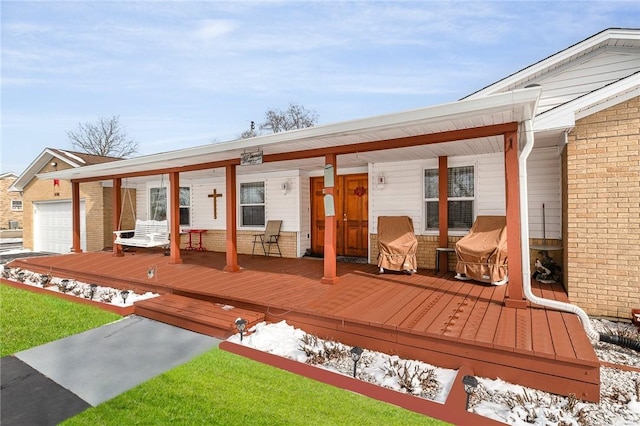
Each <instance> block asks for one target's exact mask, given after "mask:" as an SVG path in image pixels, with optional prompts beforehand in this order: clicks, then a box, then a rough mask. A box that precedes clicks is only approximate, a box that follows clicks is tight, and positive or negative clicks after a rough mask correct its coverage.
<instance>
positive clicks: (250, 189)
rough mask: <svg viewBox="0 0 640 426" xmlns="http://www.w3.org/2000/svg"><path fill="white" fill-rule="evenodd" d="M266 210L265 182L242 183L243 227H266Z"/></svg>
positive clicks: (241, 206) (241, 210) (241, 209)
mask: <svg viewBox="0 0 640 426" xmlns="http://www.w3.org/2000/svg"><path fill="white" fill-rule="evenodd" d="M264 210H265V204H264V182H247V183H241V184H240V215H241V226H264V223H265V222H264Z"/></svg>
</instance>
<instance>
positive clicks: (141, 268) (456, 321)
mask: <svg viewBox="0 0 640 426" xmlns="http://www.w3.org/2000/svg"><path fill="white" fill-rule="evenodd" d="M239 264H240V266H241V270H240V271H239V272H236V273H230V272H225V271H224V265H225V255H224V253H214V252H185V253H183V263H182V264H176V265H172V264H169V258H168V257H167V256H164V254H163V252H162V251H157V250H155V251H154V250H142V249H139V250H136V251H135V252H132V253H125V255H124V256H123V257H114V256H113V255H112V254H111V253H108V252H101V253H80V254H70V255H61V256H51V257H36V258H30V259H19V260H16V261H14V262H12V263H11V264H10V266H19V267H21V268H24V269H30V270H33V271H35V272H39V273H49V272H51V273H53V274H54V275H56V276H64V277H70V278H71V277H73V276H77V277H79V278H78V279H79V280H80V281H85V279H87V280H90V281H85V282H95V283H97V284H103V285H109V286H112V287H117V288H122V289H132V288H135V289H146V290H149V291H156V292H158V293H160V294H167V295H171V293H175V295H177V296H180V297H185V298H192V299H193V300H194V302H193V303H192V304H191V303H189V302H186V301H184V300H183V299H175V300H181V302H179V303H178V302H175V300H174V299H171V297H169V298H168V300H169V302H167V301H164V302H162V299H158V301H156V302H149V304H153V303H160V302H162V303H164V305H163V306H162V307H158V309H159V310H161V311H162V310H164V311H166V312H164V313H162V315H161V316H162V318H163V320H165V321H167V322H170V321H178V323H177V324H176V325H179V326H184V327H185V328H186V327H189V326H190V325H189V324H188V323H187V322H186V320H175V319H172V318H173V317H174V316H175V315H177V314H184V315H191V316H193V321H194V323H197V322H198V321H200V323H199V324H200V325H198V326H197V327H196V328H198V330H196V331H199V332H206V329H205V328H204V326H202V324H201V323H206V321H216V319H215V318H216V316H217V313H215V312H208V313H207V312H205V313H204V314H203V313H202V312H200V311H206V310H207V309H208V308H206V306H209V307H211V306H215V304H216V303H223V304H229V305H232V306H234V307H236V308H238V309H245V310H248V311H254V312H262V313H263V315H266V317H265V318H266V320H267V321H281V320H287V322H289V323H290V324H292V325H294V326H296V327H300V328H302V329H304V330H305V331H308V332H311V333H315V334H318V335H319V336H320V337H324V338H334V339H338V340H342V341H343V342H344V343H346V344H352V345H363V346H365V345H366V346H367V347H369V348H370V349H373V350H381V351H384V352H387V353H394V354H396V353H397V354H401V355H402V356H407V357H411V358H412V359H424V360H425V361H426V362H430V363H434V362H438V363H439V365H442V366H445V367H448V368H456V366H460V365H466V366H469V367H470V368H472V369H473V370H474V371H475V372H477V374H479V375H483V376H486V377H501V378H503V379H505V380H509V381H513V382H515V383H519V384H522V385H525V386H531V387H538V388H543V389H544V390H548V391H551V392H555V393H562V394H567V393H568V392H570V393H575V394H576V395H578V396H579V397H581V398H583V399H587V400H593V401H596V400H597V399H598V398H599V367H598V365H599V364H598V360H597V357H596V356H595V352H594V351H593V348H592V346H591V344H590V343H589V341H588V338H587V337H586V335H585V332H584V329H583V328H582V326H581V324H580V321H579V320H578V318H577V316H576V315H575V314H572V313H561V312H557V311H553V310H551V309H548V308H545V307H541V306H537V305H533V306H531V307H527V308H524V309H516V308H511V307H506V306H505V304H504V300H505V293H506V287H507V286H508V285H509V284H507V285H505V286H491V285H487V284H482V283H476V282H473V281H459V280H456V279H455V278H453V274H451V273H448V274H435V273H434V271H431V270H419V271H418V273H416V274H413V275H411V276H409V275H404V274H394V273H384V274H379V273H378V268H377V267H376V266H375V265H362V264H349V263H339V264H338V265H337V273H338V283H337V284H335V285H325V284H321V283H320V279H321V277H322V275H323V265H322V262H321V261H318V260H308V259H287V258H265V257H263V256H256V257H255V258H251V257H250V256H243V255H240V256H239ZM150 267H154V268H155V269H156V272H157V273H156V275H155V277H154V278H153V280H149V279H148V278H147V270H148V268H150ZM60 274H62V275H60ZM80 278H82V279H80ZM532 290H533V292H534V294H537V295H539V296H543V297H545V298H548V299H552V300H560V301H567V300H568V298H567V296H566V293H565V292H564V289H563V288H562V287H561V286H560V285H552V284H542V283H538V282H535V281H534V282H532ZM172 300H173V301H174V302H175V303H174V304H173V305H172V304H171V301H172ZM206 303H209V305H206ZM149 304H146V305H147V307H148V306H149ZM143 306H145V304H143ZM171 311H173V313H172V312H171ZM148 312H150V311H148ZM236 312H241V311H236ZM223 316H224V315H223ZM194 327H195V326H194ZM436 365H438V364H436Z"/></svg>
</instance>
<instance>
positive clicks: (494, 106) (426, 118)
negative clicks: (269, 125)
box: [38, 88, 541, 179]
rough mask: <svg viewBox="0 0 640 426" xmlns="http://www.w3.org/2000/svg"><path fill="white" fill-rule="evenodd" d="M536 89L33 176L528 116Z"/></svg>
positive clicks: (144, 166) (70, 175)
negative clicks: (500, 115) (478, 118)
mask: <svg viewBox="0 0 640 426" xmlns="http://www.w3.org/2000/svg"><path fill="white" fill-rule="evenodd" d="M540 93H541V89H540V88H531V89H521V90H514V91H511V92H506V93H500V94H497V95H492V96H486V97H483V98H479V99H469V100H464V101H456V102H451V103H447V104H441V105H436V106H431V107H426V108H421V109H416V110H411V111H405V112H400V113H393V114H387V115H380V116H374V117H368V118H364V119H358V120H351V121H345V122H339V123H333V124H326V125H323V126H315V127H308V128H305V129H298V130H292V131H288V132H281V133H273V134H269V135H263V136H257V137H254V138H250V139H241V140H234V141H227V142H221V143H214V144H208V145H203V146H198V147H193V148H185V149H181V150H176V151H168V152H163V153H159V154H151V155H146V156H141V157H136V158H131V159H125V160H119V161H113V162H109V163H102V164H96V165H91V166H84V167H81V168H77V169H68V170H61V171H57V172H50V173H46V176H44V175H38V177H42V178H48V179H54V178H55V179H74V178H82V177H89V178H91V177H96V176H104V175H107V174H109V173H110V172H117V173H122V172H123V171H124V170H126V171H127V172H134V171H136V170H151V169H152V165H153V164H154V163H159V162H173V163H174V165H175V166H180V165H185V164H191V163H195V162H196V159H198V158H200V157H202V156H205V155H210V154H216V153H225V152H230V153H231V152H234V151H238V150H258V149H264V148H266V147H268V146H270V145H277V144H282V143H287V144H290V148H291V151H295V150H296V146H295V143H296V141H301V142H302V141H308V140H310V139H315V138H327V137H341V136H349V135H354V134H358V133H364V132H369V133H370V132H372V131H374V132H375V131H383V130H389V129H394V128H402V127H403V126H408V125H411V124H418V123H420V124H430V123H439V122H447V121H455V120H456V119H464V118H467V117H470V116H475V115H478V114H483V113H494V112H498V111H502V112H503V111H509V112H514V115H515V116H517V118H515V119H514V121H515V120H518V121H524V120H527V119H531V118H532V117H533V112H534V111H535V108H536V106H537V103H538V100H539V98H540ZM231 158H235V156H233V157H232V156H230V157H229V159H231Z"/></svg>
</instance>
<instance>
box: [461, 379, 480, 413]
mask: <svg viewBox="0 0 640 426" xmlns="http://www.w3.org/2000/svg"><path fill="white" fill-rule="evenodd" d="M462 384H463V385H464V391H465V393H466V394H467V402H466V405H465V410H468V409H469V398H470V397H471V394H472V393H473V391H474V390H475V389H476V388H477V387H478V379H476V378H475V377H473V376H464V377H463V378H462Z"/></svg>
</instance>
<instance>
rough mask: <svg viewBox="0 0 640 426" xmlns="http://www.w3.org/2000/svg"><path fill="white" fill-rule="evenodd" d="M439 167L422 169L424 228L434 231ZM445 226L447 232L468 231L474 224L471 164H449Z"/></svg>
mask: <svg viewBox="0 0 640 426" xmlns="http://www.w3.org/2000/svg"><path fill="white" fill-rule="evenodd" d="M438 180H439V173H438V169H425V171H424V205H425V229H426V230H427V231H437V230H438V227H439V223H440V218H439V215H438V208H439V207H438V205H439V198H438V185H439V183H438ZM447 200H448V201H447V202H448V211H449V215H448V227H449V230H450V231H468V230H469V229H471V226H472V225H473V212H474V203H475V168H474V166H463V167H450V168H449V170H448V182H447Z"/></svg>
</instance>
